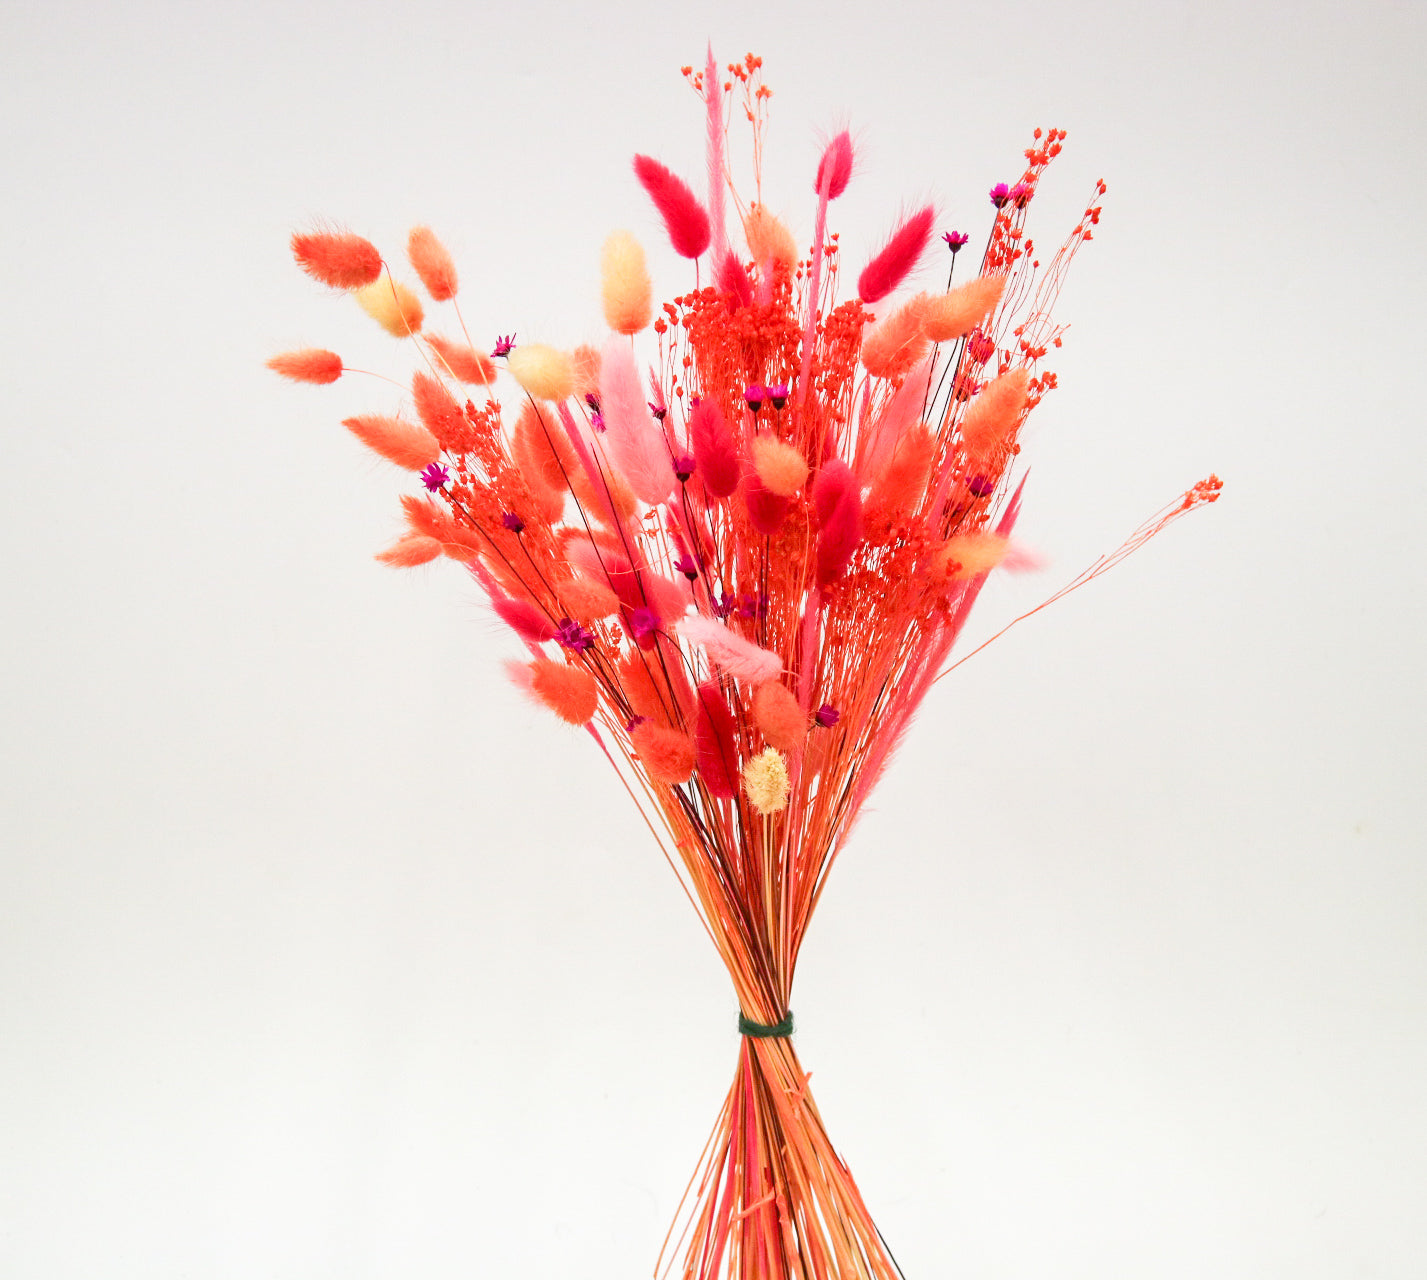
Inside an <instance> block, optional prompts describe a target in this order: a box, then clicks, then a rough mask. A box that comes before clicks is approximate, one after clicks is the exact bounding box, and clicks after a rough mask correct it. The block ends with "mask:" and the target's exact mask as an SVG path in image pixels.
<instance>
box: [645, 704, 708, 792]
mask: <svg viewBox="0 0 1427 1280" xmlns="http://www.w3.org/2000/svg"><path fill="white" fill-rule="evenodd" d="M629 740H630V742H631V743H632V744H633V746H634V753H635V755H637V756H638V757H639V763H640V764H642V765H643V766H644V772H645V773H647V774H648V775H649V777H650V779H651V780H652V781H654V782H663V783H666V784H668V785H671V786H677V785H678V784H679V783H681V782H687V781H688V780H689V779H690V778H692V777H693V776H694V766H695V765H696V764H697V763H698V749H697V748H696V747H695V746H694V740H693V739H692V738H691V737H689V735H688V734H687V733H682V732H680V731H679V730H678V729H669V728H665V727H664V726H662V725H657V724H654V723H653V722H652V721H649V720H646V721H644V722H643V723H642V724H637V725H635V726H634V728H633V729H631V730H630V731H629Z"/></svg>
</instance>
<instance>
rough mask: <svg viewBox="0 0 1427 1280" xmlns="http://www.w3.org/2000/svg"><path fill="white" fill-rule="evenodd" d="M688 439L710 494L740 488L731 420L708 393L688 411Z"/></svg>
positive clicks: (724, 494)
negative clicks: (726, 418)
mask: <svg viewBox="0 0 1427 1280" xmlns="http://www.w3.org/2000/svg"><path fill="white" fill-rule="evenodd" d="M689 443H690V445H691V447H692V448H693V451H694V461H695V462H696V463H697V464H698V468H699V475H700V477H701V478H702V479H703V482H704V488H705V489H706V490H707V491H708V493H709V495H710V496H711V497H714V498H726V497H728V495H729V494H731V493H732V492H733V491H734V490H735V489H737V488H738V472H739V466H738V453H737V451H736V450H735V448H734V444H733V432H732V431H731V430H730V429H729V425H728V422H727V421H726V420H725V418H724V416H723V414H722V413H721V412H720V411H719V407H718V405H716V404H715V403H714V402H713V401H712V400H710V399H708V398H707V397H705V398H704V399H702V400H700V401H699V402H698V404H696V405H695V406H694V407H693V411H692V412H691V413H690V414H689Z"/></svg>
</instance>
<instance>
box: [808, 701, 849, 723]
mask: <svg viewBox="0 0 1427 1280" xmlns="http://www.w3.org/2000/svg"><path fill="white" fill-rule="evenodd" d="M813 719H814V720H816V721H817V722H818V723H819V724H820V725H822V727H823V728H824V729H831V728H832V727H833V725H835V724H836V723H837V722H838V721H839V720H841V719H842V712H841V711H839V710H838V709H837V708H836V707H835V706H833V705H832V703H830V702H824V703H823V704H822V706H820V707H819V708H818V710H817V714H816V715H815V716H814V717H813Z"/></svg>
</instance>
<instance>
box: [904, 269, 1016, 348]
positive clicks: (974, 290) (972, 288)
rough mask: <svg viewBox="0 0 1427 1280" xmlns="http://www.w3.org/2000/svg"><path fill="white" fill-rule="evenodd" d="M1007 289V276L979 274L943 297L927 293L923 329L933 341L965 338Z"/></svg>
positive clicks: (924, 300)
mask: <svg viewBox="0 0 1427 1280" xmlns="http://www.w3.org/2000/svg"><path fill="white" fill-rule="evenodd" d="M1005 291H1006V277H1005V276H1003V275H1001V276H978V277H977V278H976V279H975V280H970V281H968V282H967V283H966V284H963V285H958V286H957V287H956V288H955V289H953V290H951V292H950V293H944V294H942V295H941V296H940V297H935V298H933V297H925V296H924V298H923V302H922V308H921V317H922V331H923V332H924V333H925V334H926V336H927V337H928V338H930V339H931V340H932V341H933V342H951V341H954V340H955V339H957V338H964V337H965V336H966V335H967V334H968V333H970V332H971V331H972V330H973V329H974V328H976V326H977V325H978V324H980V323H981V322H982V321H983V320H984V319H986V317H987V316H989V315H990V314H991V312H992V310H994V308H995V306H996V304H997V303H998V302H1000V301H1001V295H1002V294H1003V293H1004V292H1005Z"/></svg>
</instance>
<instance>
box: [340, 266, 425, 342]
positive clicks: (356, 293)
mask: <svg viewBox="0 0 1427 1280" xmlns="http://www.w3.org/2000/svg"><path fill="white" fill-rule="evenodd" d="M352 296H353V297H354V298H356V300H357V305H358V306H360V307H361V308H362V310H363V311H365V312H366V313H367V314H368V315H369V316H371V318H372V319H373V320H375V321H376V322H377V323H378V324H379V325H381V327H382V328H383V329H385V330H386V331H387V332H388V333H389V334H391V336H392V337H393V338H409V337H411V335H412V334H414V333H419V332H420V331H421V325H422V322H423V321H424V320H425V318H426V316H425V312H424V311H423V310H422V307H421V299H420V298H418V297H417V296H416V295H415V294H414V293H412V291H411V290H410V289H408V288H407V287H406V286H405V285H404V284H401V283H399V282H397V281H395V280H376V281H373V282H372V283H371V284H368V285H363V286H362V287H361V288H360V289H354V290H353V291H352Z"/></svg>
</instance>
